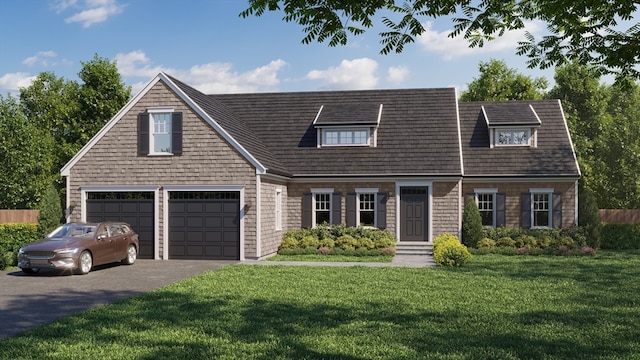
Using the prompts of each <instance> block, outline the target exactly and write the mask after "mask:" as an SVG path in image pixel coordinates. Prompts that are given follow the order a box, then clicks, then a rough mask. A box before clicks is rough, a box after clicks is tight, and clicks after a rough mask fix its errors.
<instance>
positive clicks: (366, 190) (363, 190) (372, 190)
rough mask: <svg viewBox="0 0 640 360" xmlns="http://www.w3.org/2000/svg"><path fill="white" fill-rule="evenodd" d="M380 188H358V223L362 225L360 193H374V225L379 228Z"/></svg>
mask: <svg viewBox="0 0 640 360" xmlns="http://www.w3.org/2000/svg"><path fill="white" fill-rule="evenodd" d="M378 190H379V189H378V188H356V224H357V226H360V194H373V227H374V228H378Z"/></svg>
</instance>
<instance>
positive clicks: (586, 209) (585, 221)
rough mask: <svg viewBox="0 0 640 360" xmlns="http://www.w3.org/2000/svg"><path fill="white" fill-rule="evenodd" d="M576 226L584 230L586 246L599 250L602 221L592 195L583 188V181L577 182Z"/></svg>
mask: <svg viewBox="0 0 640 360" xmlns="http://www.w3.org/2000/svg"><path fill="white" fill-rule="evenodd" d="M578 224H579V225H580V227H581V228H584V229H585V233H586V234H587V236H586V245H589V246H590V247H592V248H599V247H600V243H601V241H602V220H601V219H600V211H599V209H598V204H597V203H596V200H595V197H594V196H593V193H592V192H591V190H589V189H588V188H586V187H584V184H583V179H580V181H579V182H578Z"/></svg>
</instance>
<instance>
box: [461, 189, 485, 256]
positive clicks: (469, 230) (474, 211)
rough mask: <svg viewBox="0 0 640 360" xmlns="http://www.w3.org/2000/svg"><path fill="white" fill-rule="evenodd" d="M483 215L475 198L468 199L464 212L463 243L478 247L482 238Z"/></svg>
mask: <svg viewBox="0 0 640 360" xmlns="http://www.w3.org/2000/svg"><path fill="white" fill-rule="evenodd" d="M483 235H484V233H483V232H482V216H481V215H480V210H478V206H477V205H476V202H475V200H474V199H473V198H470V199H469V200H468V201H467V204H466V206H465V207H464V212H463V213H462V243H463V244H465V245H466V246H468V247H473V248H475V247H477V246H478V242H479V241H480V240H482V237H483Z"/></svg>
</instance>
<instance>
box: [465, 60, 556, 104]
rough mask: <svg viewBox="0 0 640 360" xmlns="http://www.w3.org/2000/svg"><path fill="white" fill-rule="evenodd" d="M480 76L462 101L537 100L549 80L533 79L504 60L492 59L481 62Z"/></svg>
mask: <svg viewBox="0 0 640 360" xmlns="http://www.w3.org/2000/svg"><path fill="white" fill-rule="evenodd" d="M478 70H479V71H480V76H479V77H477V78H474V79H473V81H472V82H471V83H469V85H468V87H467V91H464V92H462V94H461V95H460V100H461V101H501V100H535V99H541V98H542V97H543V96H544V89H546V88H547V86H548V82H547V80H546V79H545V78H542V77H540V78H535V79H532V78H531V77H530V76H525V75H522V74H520V73H518V71H517V70H515V69H510V68H508V67H507V64H505V63H504V61H500V60H495V59H492V60H490V61H489V62H480V65H479V66H478Z"/></svg>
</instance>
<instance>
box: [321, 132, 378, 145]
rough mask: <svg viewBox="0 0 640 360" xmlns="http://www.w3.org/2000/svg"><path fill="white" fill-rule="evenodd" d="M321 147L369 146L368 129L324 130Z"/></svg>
mask: <svg viewBox="0 0 640 360" xmlns="http://www.w3.org/2000/svg"><path fill="white" fill-rule="evenodd" d="M322 135H323V136H322V145H323V146H340V145H360V146H362V145H365V146H366V145H369V129H368V128H367V129H339V130H338V129H324V130H323V131H322Z"/></svg>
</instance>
